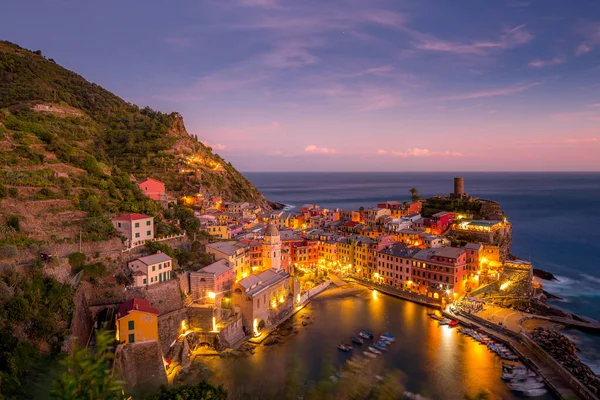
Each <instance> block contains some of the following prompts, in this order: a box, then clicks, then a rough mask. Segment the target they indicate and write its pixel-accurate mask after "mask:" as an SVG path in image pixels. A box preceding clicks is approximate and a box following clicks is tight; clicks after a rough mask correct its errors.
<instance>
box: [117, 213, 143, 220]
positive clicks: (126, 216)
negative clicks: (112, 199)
mask: <svg viewBox="0 0 600 400" xmlns="http://www.w3.org/2000/svg"><path fill="white" fill-rule="evenodd" d="M147 218H152V217H150V216H148V215H144V214H136V213H133V214H124V215H119V216H118V217H115V218H113V219H115V220H117V221H136V220H139V219H147Z"/></svg>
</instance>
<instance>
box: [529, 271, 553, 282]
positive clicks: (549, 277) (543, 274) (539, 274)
mask: <svg viewBox="0 0 600 400" xmlns="http://www.w3.org/2000/svg"><path fill="white" fill-rule="evenodd" d="M533 276H535V277H536V278H540V279H543V280H545V281H556V282H557V281H558V279H557V278H556V276H554V274H553V273H552V272H548V271H544V270H543V269H537V268H534V269H533Z"/></svg>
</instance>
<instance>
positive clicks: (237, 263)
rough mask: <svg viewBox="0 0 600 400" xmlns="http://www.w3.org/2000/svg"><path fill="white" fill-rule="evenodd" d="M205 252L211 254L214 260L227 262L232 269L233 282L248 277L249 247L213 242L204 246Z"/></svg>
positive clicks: (233, 243) (241, 244)
mask: <svg viewBox="0 0 600 400" xmlns="http://www.w3.org/2000/svg"><path fill="white" fill-rule="evenodd" d="M206 252H207V253H209V254H212V255H213V256H214V257H215V260H217V261H218V260H227V261H229V264H230V265H231V268H233V275H234V280H236V281H238V280H240V279H244V278H245V277H247V276H249V275H250V273H251V272H252V271H251V268H250V247H249V246H248V244H246V243H240V242H215V243H209V244H207V245H206Z"/></svg>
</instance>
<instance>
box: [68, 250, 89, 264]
mask: <svg viewBox="0 0 600 400" xmlns="http://www.w3.org/2000/svg"><path fill="white" fill-rule="evenodd" d="M85 260H86V257H85V254H83V253H80V252H78V251H76V252H74V253H71V254H69V264H70V265H71V267H73V268H81V267H83V265H84V264H85Z"/></svg>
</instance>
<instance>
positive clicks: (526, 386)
mask: <svg viewBox="0 0 600 400" xmlns="http://www.w3.org/2000/svg"><path fill="white" fill-rule="evenodd" d="M507 386H508V387H509V388H510V389H511V390H514V391H515V392H524V391H526V390H533V389H541V388H543V387H544V383H543V382H538V381H536V380H531V381H528V382H524V383H509V384H508V385H507Z"/></svg>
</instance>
